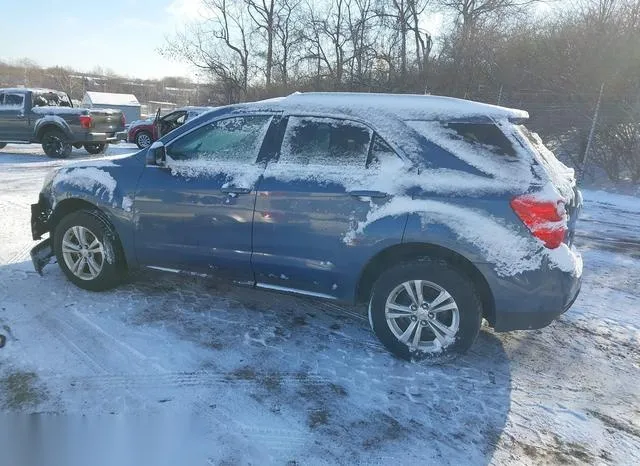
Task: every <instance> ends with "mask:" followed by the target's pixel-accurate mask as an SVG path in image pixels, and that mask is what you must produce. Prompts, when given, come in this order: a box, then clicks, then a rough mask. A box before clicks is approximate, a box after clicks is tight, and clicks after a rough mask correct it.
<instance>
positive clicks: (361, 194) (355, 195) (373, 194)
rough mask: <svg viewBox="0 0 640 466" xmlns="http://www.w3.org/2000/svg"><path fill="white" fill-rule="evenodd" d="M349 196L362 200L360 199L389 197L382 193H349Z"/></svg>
mask: <svg viewBox="0 0 640 466" xmlns="http://www.w3.org/2000/svg"><path fill="white" fill-rule="evenodd" d="M349 195H350V196H351V197H357V198H362V197H378V198H380V197H389V195H388V194H387V193H383V192H382V191H366V190H364V191H349Z"/></svg>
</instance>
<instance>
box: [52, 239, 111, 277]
mask: <svg viewBox="0 0 640 466" xmlns="http://www.w3.org/2000/svg"><path fill="white" fill-rule="evenodd" d="M62 257H63V258H64V262H65V264H66V265H67V267H68V268H69V270H70V271H71V273H72V274H74V275H75V276H76V277H78V278H80V279H81V280H93V279H95V278H96V277H97V276H98V275H100V272H102V267H103V266H104V260H105V256H104V246H103V245H102V243H101V242H100V241H99V240H98V238H97V237H96V235H95V234H94V233H93V232H92V231H91V230H89V229H88V228H85V227H81V226H73V227H71V228H69V229H68V230H67V231H66V232H65V234H64V236H63V238H62Z"/></svg>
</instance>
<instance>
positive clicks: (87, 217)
mask: <svg viewBox="0 0 640 466" xmlns="http://www.w3.org/2000/svg"><path fill="white" fill-rule="evenodd" d="M53 247H54V252H55V254H56V259H57V261H58V264H59V265H60V268H61V269H62V271H63V272H64V274H65V275H66V276H67V278H68V279H69V280H70V281H71V282H72V283H74V284H75V285H77V286H79V287H80V288H84V289H85V290H91V291H104V290H108V289H111V288H114V287H115V286H117V285H118V284H119V283H120V282H121V281H122V280H123V279H124V277H125V276H126V265H125V261H124V256H123V253H122V249H121V247H120V243H119V241H118V238H117V235H116V232H115V231H114V230H113V227H112V226H111V225H110V224H109V222H108V221H107V220H106V219H105V218H104V216H103V214H102V213H101V212H100V211H98V210H79V211H76V212H72V213H70V214H69V215H67V216H66V217H64V218H63V219H62V220H61V221H60V223H58V225H57V226H56V228H55V232H54V235H53Z"/></svg>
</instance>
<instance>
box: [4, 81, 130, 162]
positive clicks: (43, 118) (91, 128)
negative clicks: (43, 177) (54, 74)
mask: <svg viewBox="0 0 640 466" xmlns="http://www.w3.org/2000/svg"><path fill="white" fill-rule="evenodd" d="M124 123H125V121H124V115H123V113H122V112H121V111H119V110H110V109H100V110H88V109H86V108H75V107H73V104H72V103H71V99H69V96H68V95H67V94H65V93H64V92H60V91H54V90H51V89H23V88H17V89H0V149H2V148H4V146H6V145H7V143H21V144H29V143H33V142H37V143H40V144H42V149H43V150H44V152H45V154H47V155H48V156H49V157H56V158H64V157H68V156H69V155H70V154H71V150H72V147H76V148H78V149H79V148H81V147H83V146H84V148H85V149H86V150H87V152H89V153H90V154H101V153H103V152H104V151H105V150H106V149H107V147H108V145H109V143H110V142H118V141H119V139H122V138H123V137H126V134H125V133H124Z"/></svg>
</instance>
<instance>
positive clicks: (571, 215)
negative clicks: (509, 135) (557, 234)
mask: <svg viewBox="0 0 640 466" xmlns="http://www.w3.org/2000/svg"><path fill="white" fill-rule="evenodd" d="M517 129H518V132H519V133H520V134H521V135H522V136H523V137H524V139H525V141H526V142H527V143H528V146H529V147H530V149H531V150H532V151H533V154H534V157H535V160H536V162H537V163H538V164H539V166H540V168H541V169H542V171H544V173H545V174H546V175H547V176H548V178H549V181H550V182H551V184H552V185H553V187H554V188H555V189H556V190H557V191H558V193H559V194H560V196H561V197H562V198H563V200H564V210H565V213H566V215H567V233H566V235H565V240H564V242H565V243H566V244H568V245H569V246H571V245H572V244H573V239H574V236H575V230H576V222H577V220H578V217H579V215H580V211H581V210H582V194H581V193H580V190H579V189H578V187H577V185H576V178H575V172H574V170H573V169H572V168H569V167H567V166H566V165H565V164H563V163H562V162H560V160H558V159H557V158H556V156H555V155H554V153H553V152H551V151H550V150H549V149H548V148H547V147H546V146H545V145H544V143H543V142H542V140H541V139H540V137H539V136H538V135H537V134H536V133H533V132H531V131H529V129H528V128H526V127H525V126H524V125H518V126H517Z"/></svg>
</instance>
